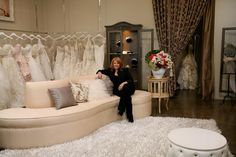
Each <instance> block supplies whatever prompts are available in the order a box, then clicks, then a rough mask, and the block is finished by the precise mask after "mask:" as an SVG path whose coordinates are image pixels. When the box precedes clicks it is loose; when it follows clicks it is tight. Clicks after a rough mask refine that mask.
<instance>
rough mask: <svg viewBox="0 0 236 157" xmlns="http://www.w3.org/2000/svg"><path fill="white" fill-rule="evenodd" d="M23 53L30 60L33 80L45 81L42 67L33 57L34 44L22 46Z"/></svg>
mask: <svg viewBox="0 0 236 157" xmlns="http://www.w3.org/2000/svg"><path fill="white" fill-rule="evenodd" d="M22 53H23V55H24V56H25V57H26V58H27V60H28V64H29V68H30V73H31V76H32V81H45V80H46V78H45V76H44V74H43V71H42V69H41V68H40V66H39V64H37V63H36V61H35V59H34V58H33V57H32V46H31V45H29V44H27V45H26V47H25V48H22Z"/></svg>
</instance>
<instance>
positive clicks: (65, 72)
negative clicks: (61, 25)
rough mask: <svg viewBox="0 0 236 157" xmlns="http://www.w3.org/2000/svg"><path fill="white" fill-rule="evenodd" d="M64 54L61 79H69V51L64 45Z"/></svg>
mask: <svg viewBox="0 0 236 157" xmlns="http://www.w3.org/2000/svg"><path fill="white" fill-rule="evenodd" d="M64 49H65V54H64V59H63V63H62V69H61V70H62V78H69V77H70V71H71V68H72V67H71V52H70V49H69V46H67V45H65V46H64Z"/></svg>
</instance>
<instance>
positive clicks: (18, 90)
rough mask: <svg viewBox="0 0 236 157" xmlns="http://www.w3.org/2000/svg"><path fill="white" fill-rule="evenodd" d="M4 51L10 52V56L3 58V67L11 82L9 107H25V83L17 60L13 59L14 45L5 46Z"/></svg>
mask: <svg viewBox="0 0 236 157" xmlns="http://www.w3.org/2000/svg"><path fill="white" fill-rule="evenodd" d="M3 49H4V50H5V51H7V52H8V54H7V55H6V56H4V57H3V58H2V66H3V68H4V69H5V71H6V73H7V77H8V78H9V82H10V106H9V107H11V108H12V107H23V106H24V95H25V93H24V89H25V81H24V79H23V76H22V74H21V72H20V69H19V66H18V65H17V62H16V60H15V59H14V58H13V57H12V54H11V53H12V49H13V47H12V45H9V44H6V45H4V46H3Z"/></svg>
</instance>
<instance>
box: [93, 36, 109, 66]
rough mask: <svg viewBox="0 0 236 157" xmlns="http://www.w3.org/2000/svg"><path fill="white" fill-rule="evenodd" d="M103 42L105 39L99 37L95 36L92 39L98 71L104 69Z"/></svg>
mask: <svg viewBox="0 0 236 157" xmlns="http://www.w3.org/2000/svg"><path fill="white" fill-rule="evenodd" d="M105 42H106V40H105V38H104V37H103V36H101V35H97V36H95V37H94V38H93V43H94V54H95V62H96V65H97V68H98V69H103V68H104V67H103V64H104V55H105Z"/></svg>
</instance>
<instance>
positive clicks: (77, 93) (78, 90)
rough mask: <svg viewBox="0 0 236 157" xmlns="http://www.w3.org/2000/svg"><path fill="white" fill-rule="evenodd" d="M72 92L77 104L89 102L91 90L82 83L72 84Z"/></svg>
mask: <svg viewBox="0 0 236 157" xmlns="http://www.w3.org/2000/svg"><path fill="white" fill-rule="evenodd" d="M70 86H71V90H72V93H73V96H74V99H75V101H76V102H87V101H88V92H89V88H88V86H86V85H83V84H81V83H73V82H70Z"/></svg>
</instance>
